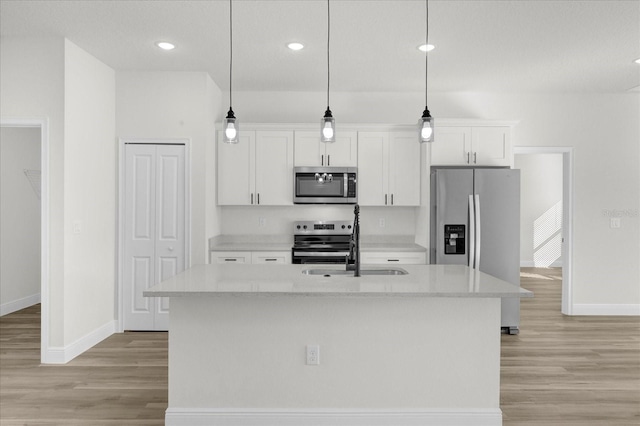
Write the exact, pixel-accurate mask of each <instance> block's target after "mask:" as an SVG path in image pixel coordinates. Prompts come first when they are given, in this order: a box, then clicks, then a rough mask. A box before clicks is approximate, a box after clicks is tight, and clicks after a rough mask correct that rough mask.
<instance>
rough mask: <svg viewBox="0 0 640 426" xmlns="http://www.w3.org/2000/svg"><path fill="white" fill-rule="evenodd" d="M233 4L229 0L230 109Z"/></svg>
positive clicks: (230, 103)
mask: <svg viewBox="0 0 640 426" xmlns="http://www.w3.org/2000/svg"><path fill="white" fill-rule="evenodd" d="M232 17H233V5H232V0H229V109H230V110H231V105H233V103H232V102H231V99H232V98H231V92H232V90H231V76H232V75H233V74H232V71H233V19H232Z"/></svg>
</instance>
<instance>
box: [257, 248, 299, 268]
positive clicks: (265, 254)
mask: <svg viewBox="0 0 640 426" xmlns="http://www.w3.org/2000/svg"><path fill="white" fill-rule="evenodd" d="M251 259H252V263H258V264H260V263H263V264H269V265H276V264H287V263H291V252H290V251H254V252H253V255H252V257H251Z"/></svg>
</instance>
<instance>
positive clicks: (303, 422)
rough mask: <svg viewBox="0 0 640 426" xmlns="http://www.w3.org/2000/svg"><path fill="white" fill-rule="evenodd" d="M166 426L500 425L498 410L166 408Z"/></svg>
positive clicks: (500, 419) (500, 417)
mask: <svg viewBox="0 0 640 426" xmlns="http://www.w3.org/2000/svg"><path fill="white" fill-rule="evenodd" d="M165 425H166V426H273V425H278V426H330V425H331V426H335V425H340V426H454V425H455V426H501V425H502V411H501V410H500V409H499V408H494V409H486V410H482V409H469V410H465V409H458V410H419V411H416V410H406V411H402V410H324V409H299V410H268V409H262V410H253V409H237V410H235V409H228V410H225V409H214V408H211V409H206V408H168V409H167V411H166V414H165Z"/></svg>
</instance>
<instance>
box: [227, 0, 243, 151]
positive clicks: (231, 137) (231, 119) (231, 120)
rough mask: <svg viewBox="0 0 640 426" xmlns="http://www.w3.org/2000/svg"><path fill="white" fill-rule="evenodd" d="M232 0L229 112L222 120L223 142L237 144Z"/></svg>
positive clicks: (230, 13) (230, 10)
mask: <svg viewBox="0 0 640 426" xmlns="http://www.w3.org/2000/svg"><path fill="white" fill-rule="evenodd" d="M231 2H232V0H229V112H227V117H226V118H225V119H224V142H225V143H238V141H239V140H240V139H239V135H238V121H237V119H236V116H235V114H234V113H233V108H232V107H231V99H232V98H231V81H232V80H231V75H232V74H231V72H232V70H233V19H232V18H233V8H232V4H231Z"/></svg>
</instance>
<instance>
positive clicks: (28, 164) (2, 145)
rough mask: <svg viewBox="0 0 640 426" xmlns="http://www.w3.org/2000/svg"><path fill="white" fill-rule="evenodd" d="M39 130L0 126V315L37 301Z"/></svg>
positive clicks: (38, 281)
mask: <svg viewBox="0 0 640 426" xmlns="http://www.w3.org/2000/svg"><path fill="white" fill-rule="evenodd" d="M24 170H36V171H40V129H39V128H25V127H2V128H0V235H2V238H1V240H0V241H1V243H0V244H1V245H0V315H6V314H8V313H11V312H14V311H16V310H19V309H22V308H24V307H27V306H31V305H33V304H34V303H38V302H39V301H40V200H39V196H38V193H37V192H36V191H34V189H33V188H32V186H31V184H30V183H29V180H28V179H27V176H26V175H25V173H24Z"/></svg>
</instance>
